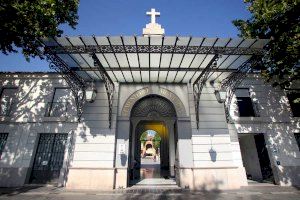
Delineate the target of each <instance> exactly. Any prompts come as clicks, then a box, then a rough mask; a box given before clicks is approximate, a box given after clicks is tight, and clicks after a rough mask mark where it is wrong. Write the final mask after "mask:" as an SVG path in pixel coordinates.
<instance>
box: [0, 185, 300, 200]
mask: <svg viewBox="0 0 300 200" xmlns="http://www.w3.org/2000/svg"><path fill="white" fill-rule="evenodd" d="M0 199H1V200H2V199H3V200H15V199H22V200H27V199H28V200H52V199H53V200H54V199H58V200H77V199H78V200H82V199H84V200H102V199H103V200H104V199H105V200H106V199H108V200H129V199H136V200H138V199H143V200H156V199H163V200H165V199H170V200H187V199H203V200H210V199H213V200H215V199H225V200H227V199H228V200H238V199H246V200H252V199H255V200H258V199H265V200H277V199H278V200H290V199H291V200H293V199H295V200H299V199H300V190H298V189H297V188H292V187H280V186H274V185H250V186H248V187H243V188H242V189H240V190H227V191H218V190H216V191H188V190H184V189H179V188H177V189H164V188H161V187H160V188H135V189H132V188H129V189H125V190H112V191H91V190H67V189H65V188H57V187H52V186H49V187H39V186H27V187H21V188H13V189H12V188H0Z"/></svg>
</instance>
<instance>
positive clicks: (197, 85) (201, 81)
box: [193, 55, 219, 129]
mask: <svg viewBox="0 0 300 200" xmlns="http://www.w3.org/2000/svg"><path fill="white" fill-rule="evenodd" d="M218 58H219V56H218V55H214V57H213V58H212V59H211V60H210V62H209V63H208V65H207V66H206V67H205V68H204V69H203V70H202V72H201V74H200V76H199V77H198V78H197V79H196V80H195V82H194V83H193V93H194V101H195V110H196V123H197V129H199V102H200V96H201V92H202V89H203V87H204V85H205V83H206V81H207V76H208V74H209V73H210V72H211V69H212V66H213V63H214V62H216V61H217V60H218Z"/></svg>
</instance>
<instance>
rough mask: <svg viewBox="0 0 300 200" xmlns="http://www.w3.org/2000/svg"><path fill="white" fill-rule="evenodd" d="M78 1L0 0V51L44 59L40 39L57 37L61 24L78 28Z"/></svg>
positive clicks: (27, 57)
mask: <svg viewBox="0 0 300 200" xmlns="http://www.w3.org/2000/svg"><path fill="white" fill-rule="evenodd" d="M78 4H79V0H0V48H1V51H2V53H4V54H8V53H11V52H17V48H21V49H22V53H23V54H24V56H25V57H26V59H27V60H29V56H32V57H35V56H39V57H41V58H42V57H43V55H42V52H41V51H40V50H41V47H42V43H41V41H40V39H41V38H44V37H54V36H60V35H61V34H62V33H63V31H62V30H61V29H60V28H59V25H61V24H68V25H69V26H71V27H72V28H75V26H76V25H77V20H78V15H77V10H78Z"/></svg>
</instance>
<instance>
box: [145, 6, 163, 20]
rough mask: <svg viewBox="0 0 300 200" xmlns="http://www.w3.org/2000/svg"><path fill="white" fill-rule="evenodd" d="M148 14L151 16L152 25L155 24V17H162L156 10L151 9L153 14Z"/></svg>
mask: <svg viewBox="0 0 300 200" xmlns="http://www.w3.org/2000/svg"><path fill="white" fill-rule="evenodd" d="M146 14H147V15H149V16H151V24H155V17H156V16H160V12H155V9H154V8H151V12H146Z"/></svg>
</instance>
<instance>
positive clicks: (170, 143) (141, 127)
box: [129, 95, 177, 185]
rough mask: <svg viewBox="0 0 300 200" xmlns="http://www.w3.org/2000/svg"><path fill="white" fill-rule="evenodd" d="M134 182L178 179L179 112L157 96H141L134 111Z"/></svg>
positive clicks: (131, 155)
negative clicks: (177, 129) (177, 117)
mask: <svg viewBox="0 0 300 200" xmlns="http://www.w3.org/2000/svg"><path fill="white" fill-rule="evenodd" d="M131 123H132V125H133V126H132V127H131V135H130V143H129V148H130V156H129V163H130V173H129V180H130V183H129V184H130V185H136V184H138V185H145V184H146V185H149V184H151V185H152V184H154V185H156V184H169V183H172V184H173V183H174V184H176V182H175V178H176V177H175V169H176V166H175V164H176V163H175V160H176V151H175V149H176V144H177V141H176V140H177V137H176V134H175V132H176V130H175V124H176V111H175V108H174V106H173V104H172V103H171V102H170V101H169V100H167V99H165V98H164V97H160V96H157V95H149V96H146V97H144V98H142V99H140V100H139V101H138V102H137V103H136V104H135V105H134V106H133V108H132V110H131Z"/></svg>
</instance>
